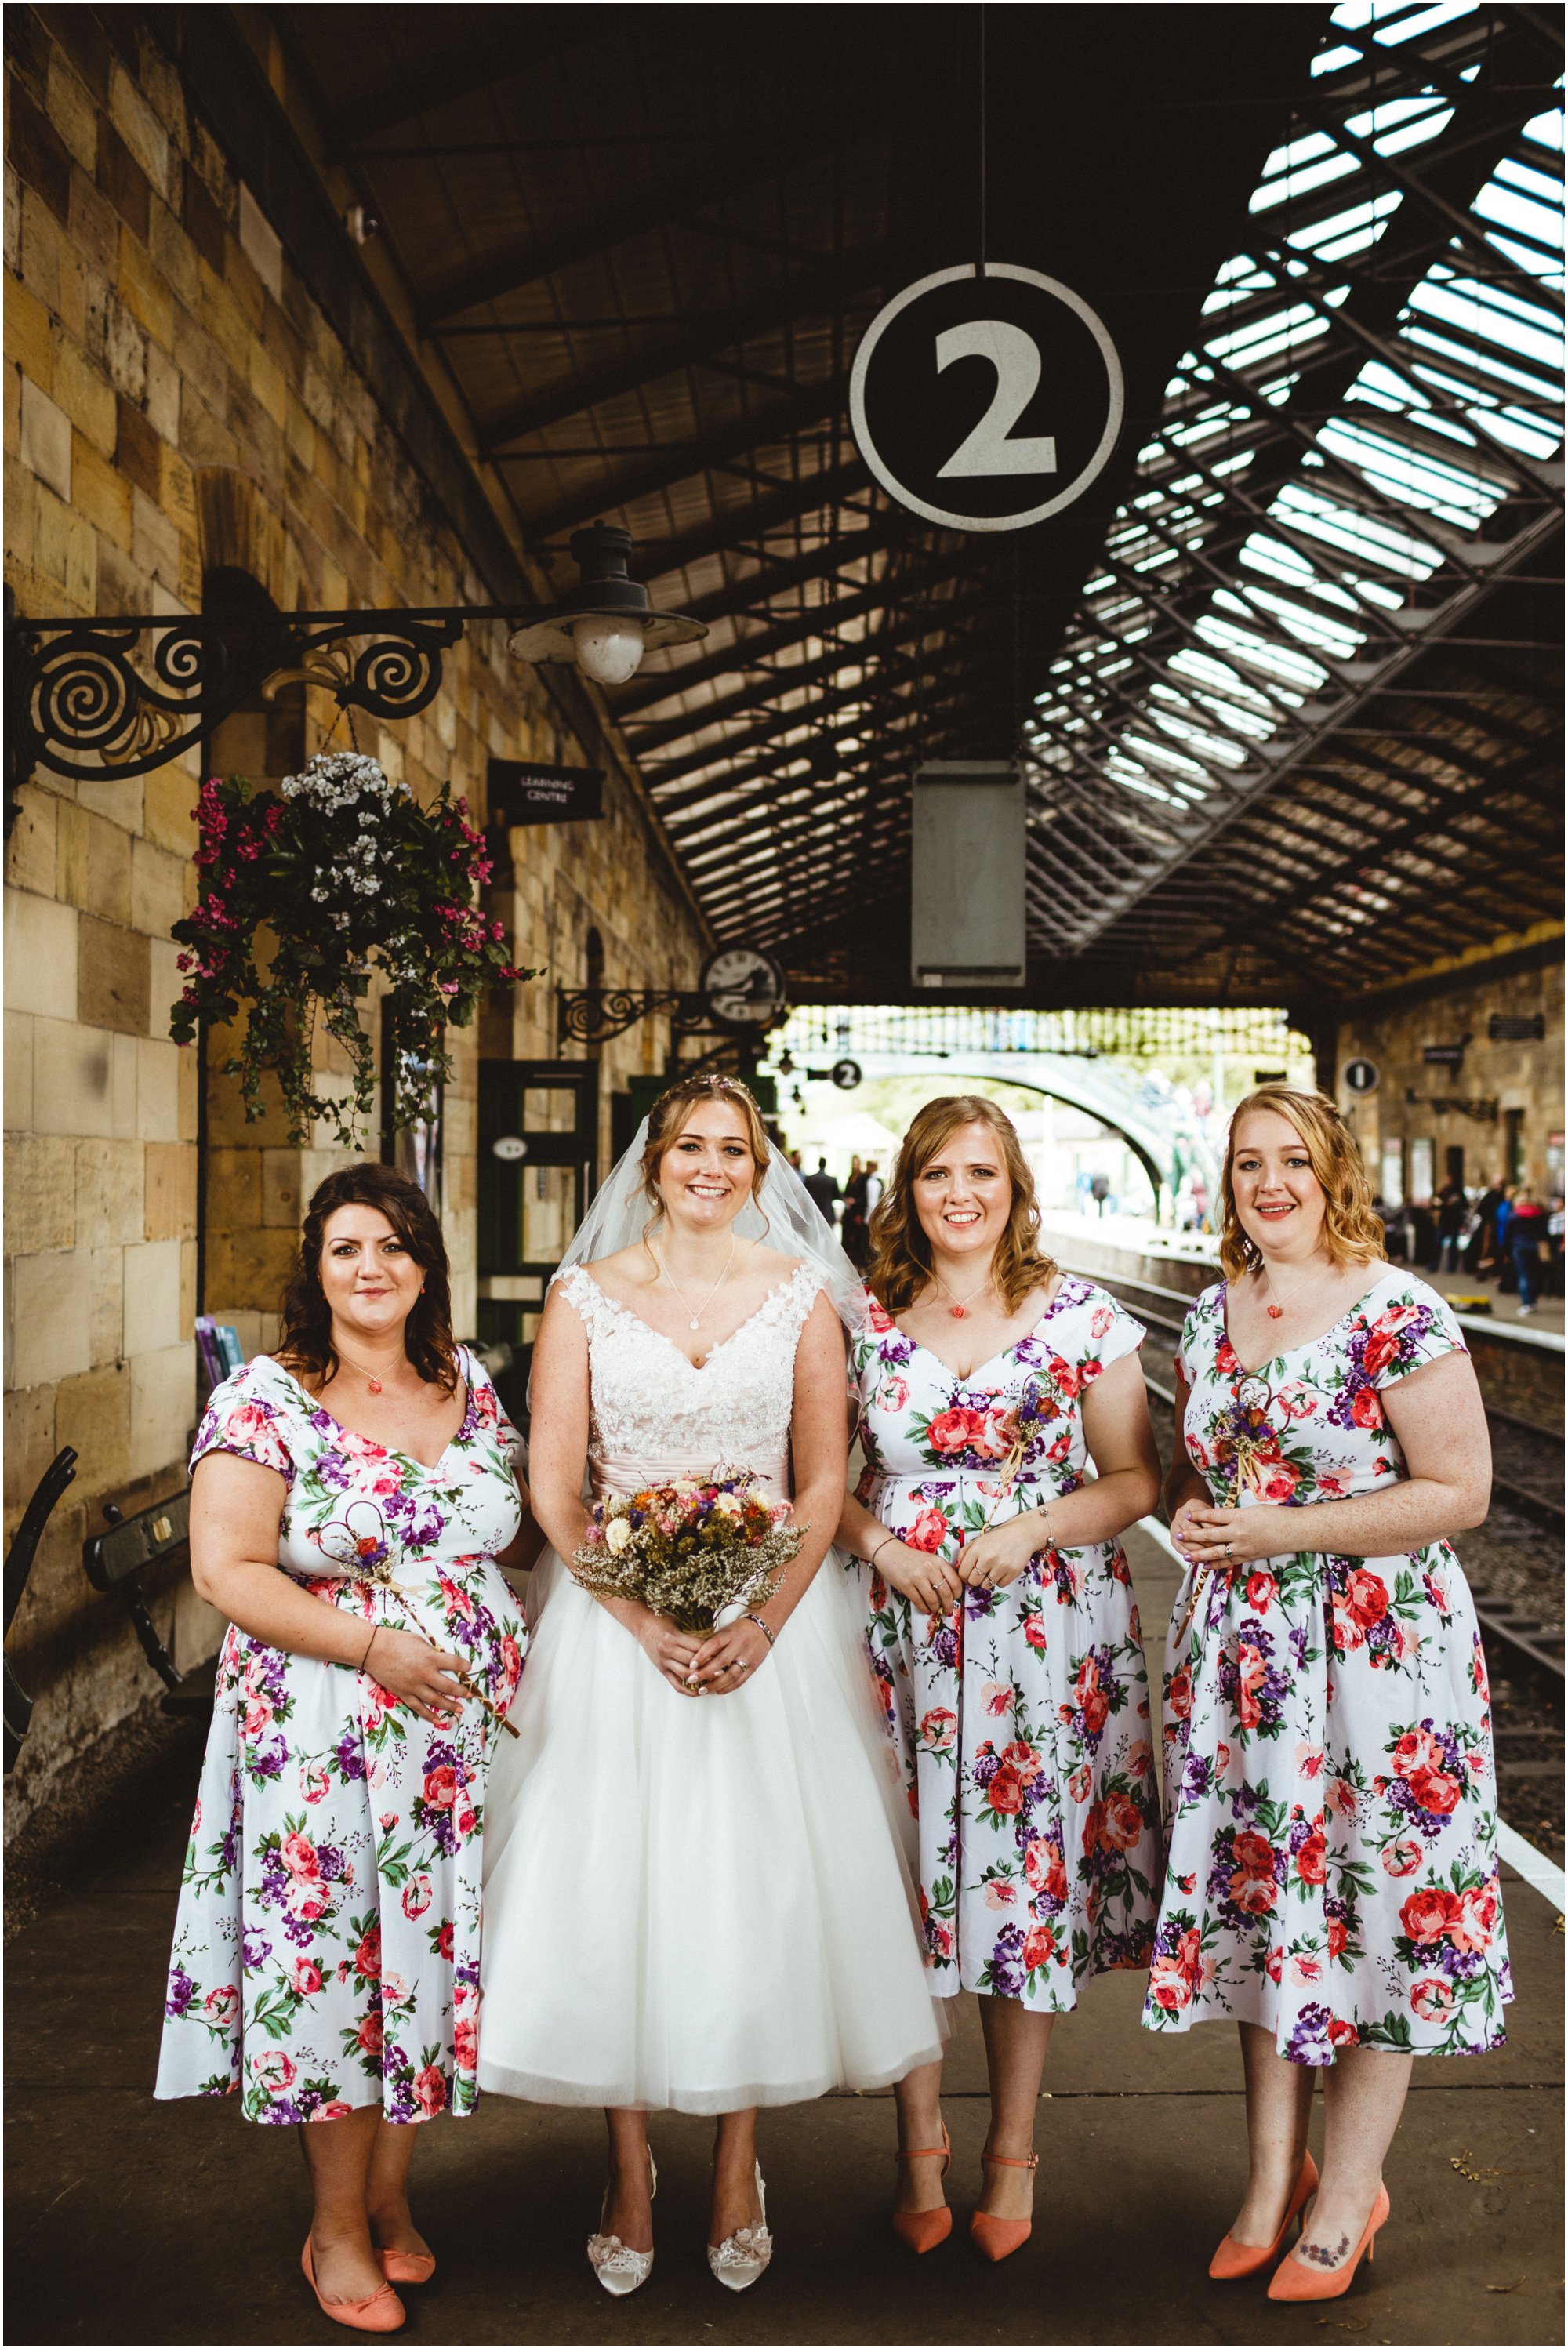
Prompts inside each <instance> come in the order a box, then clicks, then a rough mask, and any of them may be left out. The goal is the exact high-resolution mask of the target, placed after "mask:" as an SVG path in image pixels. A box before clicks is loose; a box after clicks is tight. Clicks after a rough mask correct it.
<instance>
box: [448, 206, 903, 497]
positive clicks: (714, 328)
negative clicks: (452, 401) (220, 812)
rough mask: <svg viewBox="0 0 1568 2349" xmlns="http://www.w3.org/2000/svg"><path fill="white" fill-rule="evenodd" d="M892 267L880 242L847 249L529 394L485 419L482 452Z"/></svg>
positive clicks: (813, 307) (832, 302) (828, 304)
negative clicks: (839, 259)
mask: <svg viewBox="0 0 1568 2349" xmlns="http://www.w3.org/2000/svg"><path fill="white" fill-rule="evenodd" d="M886 267H887V255H886V253H885V251H884V250H883V249H882V247H881V246H877V247H874V248H872V250H870V251H868V252H865V253H858V254H846V256H845V258H844V261H843V263H842V264H841V265H840V266H838V267H835V268H833V269H826V270H814V271H810V272H808V273H807V274H805V275H803V276H799V277H796V278H787V279H785V280H784V282H783V283H782V284H781V285H777V286H775V287H773V288H771V289H770V290H769V292H768V293H766V294H759V295H758V296H757V297H756V299H755V300H753V301H751V302H746V303H738V304H737V305H736V306H735V307H734V309H732V310H730V311H728V312H727V313H726V314H725V315H724V316H720V317H717V318H710V319H707V320H706V321H705V322H704V324H703V326H702V327H701V329H700V331H694V330H692V329H691V328H689V327H688V328H687V329H686V331H685V332H684V333H681V334H677V335H666V336H665V337H664V338H663V339H662V340H661V341H659V342H657V343H651V344H649V345H647V346H646V347H645V348H644V349H642V350H634V351H632V352H631V353H630V354H629V355H628V356H627V357H625V358H624V359H622V360H620V361H618V362H617V364H616V365H614V367H601V368H600V369H599V370H598V371H597V372H596V373H595V374H593V375H587V376H582V377H579V378H576V379H575V380H573V381H571V382H567V383H562V384H557V385H553V386H552V387H551V388H548V389H546V390H543V391H541V392H538V393H537V394H535V395H534V397H533V398H530V399H523V400H519V401H518V402H517V404H516V405H515V406H514V407H512V408H511V409H506V410H504V411H503V412H502V414H501V415H500V416H498V417H494V418H492V419H491V420H490V422H489V423H488V424H485V425H482V426H481V427H480V455H481V456H489V455H490V454H491V453H492V452H493V451H494V450H498V449H502V448H504V447H505V446H506V444H507V443H508V442H509V441H512V440H526V439H527V438H528V436H529V435H530V434H531V433H533V432H542V431H543V430H544V429H546V427H547V426H549V425H552V424H561V423H563V422H565V420H566V419H567V418H568V417H573V416H582V415H584V414H586V412H587V411H588V410H589V409H594V408H600V407H603V405H604V404H605V403H606V402H607V401H609V400H613V399H621V398H625V396H626V395H627V394H628V393H629V392H634V391H636V390H639V389H640V388H642V386H643V385H645V384H651V383H657V382H659V381H660V380H661V379H662V378H664V377H665V376H671V375H678V374H680V373H681V372H682V370H683V369H684V368H686V367H700V366H701V365H702V363H703V361H704V360H705V359H709V358H713V357H716V356H717V354H718V353H720V352H723V351H727V350H732V349H735V348H737V347H739V346H741V345H743V344H746V343H749V342H754V341H755V340H756V339H757V338H758V336H760V335H765V334H767V333H769V332H770V331H772V330H775V329H777V328H779V327H781V326H789V325H791V324H792V323H793V322H794V321H796V320H797V319H799V318H805V317H810V316H813V315H814V314H815V313H817V312H819V311H830V312H831V311H836V310H838V309H840V308H841V306H842V305H843V303H844V301H845V300H846V298H847V297H848V296H849V295H851V294H854V293H857V292H859V291H861V289H862V288H864V287H865V286H868V285H879V284H880V283H881V281H882V275H883V274H884V272H885V270H886Z"/></svg>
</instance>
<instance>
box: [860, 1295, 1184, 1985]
mask: <svg viewBox="0 0 1568 2349" xmlns="http://www.w3.org/2000/svg"><path fill="white" fill-rule="evenodd" d="M1142 1339H1143V1330H1142V1329H1141V1327H1140V1324H1139V1323H1138V1322H1136V1321H1134V1320H1133V1319H1132V1318H1131V1316H1130V1314H1128V1313H1126V1312H1124V1311H1123V1310H1122V1309H1121V1307H1120V1306H1119V1305H1118V1304H1117V1303H1116V1302H1115V1300H1114V1299H1112V1298H1111V1297H1109V1295H1108V1294H1107V1292H1106V1291H1105V1290H1104V1289H1103V1288H1095V1287H1094V1286H1092V1285H1091V1284H1090V1283H1089V1282H1088V1281H1084V1280H1078V1279H1074V1278H1070V1277H1068V1278H1064V1279H1063V1281H1062V1283H1061V1286H1060V1288H1058V1290H1057V1294H1056V1296H1055V1298H1054V1299H1052V1301H1051V1303H1050V1304H1049V1305H1048V1306H1047V1309H1046V1310H1045V1312H1044V1314H1043V1315H1042V1316H1041V1318H1040V1319H1039V1320H1038V1321H1037V1323H1036V1325H1035V1327H1034V1329H1033V1330H1031V1331H1030V1332H1029V1333H1028V1335H1027V1336H1026V1337H1024V1338H1021V1339H1019V1340H1017V1341H1016V1344H1014V1345H1012V1346H1009V1347H1007V1348H1006V1350H1004V1351H1003V1352H1002V1353H1000V1354H997V1355H996V1356H995V1358H994V1359H993V1360H992V1361H989V1362H985V1363H982V1364H981V1365H980V1366H979V1367H978V1368H977V1369H976V1370H975V1371H972V1372H971V1373H970V1375H969V1376H968V1377H967V1378H965V1379H960V1378H958V1377H957V1376H956V1375H955V1374H954V1372H953V1371H950V1370H949V1369H948V1368H947V1366H946V1364H945V1363H944V1362H943V1361H940V1360H939V1359H938V1357H937V1356H936V1355H934V1354H933V1353H929V1352H928V1351H927V1350H926V1349H925V1348H924V1347H923V1346H922V1345H919V1344H918V1343H917V1342H916V1341H915V1340H914V1339H913V1338H908V1337H905V1336H904V1334H903V1331H902V1330H898V1329H896V1328H895V1327H894V1326H893V1324H892V1321H891V1320H890V1319H889V1318H888V1316H887V1315H886V1313H884V1312H883V1311H882V1309H881V1307H880V1306H875V1305H873V1307H872V1319H871V1327H870V1329H869V1330H868V1331H867V1332H866V1333H865V1334H864V1335H863V1336H862V1337H861V1338H859V1339H857V1340H856V1341H855V1347H854V1357H853V1361H854V1370H855V1374H856V1377H857V1379H858V1381H859V1387H860V1399H861V1421H860V1437H861V1446H862V1448H863V1451H864V1454H865V1457H866V1462H867V1466H866V1470H865V1473H864V1475H863V1476H862V1477H861V1482H860V1485H859V1488H858V1497H859V1499H860V1500H861V1502H862V1503H863V1504H864V1506H866V1507H867V1508H868V1509H870V1510H871V1511H872V1513H873V1515H874V1516H878V1517H880V1518H881V1520H882V1523H883V1524H884V1525H885V1526H887V1527H888V1528H889V1530H890V1531H891V1532H893V1533H896V1534H898V1535H899V1536H900V1537H901V1538H902V1539H903V1541H905V1542H907V1543H909V1544H910V1545H911V1546H912V1547H913V1548H915V1549H923V1550H929V1551H931V1552H933V1553H940V1554H941V1555H942V1556H943V1557H956V1556H957V1554H958V1552H959V1550H961V1549H962V1548H963V1547H964V1545H965V1542H966V1541H968V1540H971V1539H972V1538H973V1537H975V1535H976V1534H978V1533H979V1532H980V1531H981V1530H982V1529H983V1528H984V1526H985V1525H986V1524H987V1523H988V1522H990V1523H995V1524H1000V1523H1002V1522H1004V1521H1005V1520H1006V1518H1008V1517H1011V1516H1018V1515H1020V1514H1021V1513H1022V1512H1023V1511H1024V1510H1026V1509H1033V1508H1038V1507H1041V1506H1044V1505H1045V1504H1047V1503H1048V1502H1050V1501H1053V1500H1058V1499H1060V1498H1061V1497H1062V1496H1063V1495H1066V1494H1068V1493H1075V1492H1077V1491H1078V1487H1079V1485H1081V1484H1082V1483H1083V1481H1084V1468H1085V1464H1086V1461H1087V1457H1088V1454H1087V1451H1086V1447H1085V1443H1084V1429H1083V1416H1082V1410H1081V1397H1082V1393H1083V1391H1084V1389H1085V1388H1086V1387H1088V1386H1089V1385H1090V1384H1092V1382H1093V1381H1095V1380H1096V1379H1098V1378H1099V1376H1100V1374H1101V1372H1102V1371H1104V1370H1106V1369H1107V1368H1108V1367H1109V1364H1110V1363H1112V1362H1115V1361H1120V1359H1121V1358H1122V1356H1123V1355H1125V1354H1130V1353H1131V1352H1133V1351H1134V1350H1135V1349H1136V1348H1137V1347H1138V1346H1139V1345H1140V1343H1141V1342H1142ZM856 1570H857V1571H858V1572H859V1574H860V1575H861V1577H862V1578H864V1581H865V1585H866V1601H867V1615H868V1623H867V1638H868V1645H869V1648H870V1651H871V1658H872V1668H873V1670H874V1671H875V1672H876V1674H877V1676H878V1680H879V1682H880V1683H881V1685H882V1694H883V1701H884V1703H885V1707H886V1711H887V1716H888V1722H889V1725H890V1729H891V1732H892V1740H893V1744H894V1747H895V1749H896V1752H897V1754H898V1758H899V1762H900V1764H901V1766H902V1770H903V1780H904V1785H905V1789H906V1792H907V1794H908V1797H909V1801H910V1805H911V1807H912V1809H913V1811H914V1813H915V1816H916V1820H917V1822H918V1830H919V1844H920V1902H921V1912H922V1916H923V1923H924V1930H925V1942H926V1950H927V1953H928V1960H929V1964H930V1968H931V1974H932V1989H933V1991H934V1992H935V1994H937V1995H938V1996H944V1997H951V1996H952V1995H953V1994H954V1992H957V1991H959V1990H961V1989H962V1990H970V1991H980V1992H989V1993H990V1994H992V1995H993V1996H995V1997H1000V1998H1016V1999H1019V2000H1021V2001H1022V2002H1023V2003H1024V2004H1025V2005H1026V2007H1028V2008H1029V2009H1030V2010H1031V2011H1033V2012H1036V2013H1057V2012H1059V2011H1061V2010H1062V2009H1064V2008H1068V2007H1071V2006H1073V2005H1075V2004H1076V2003H1077V2000H1078V1986H1079V1984H1080V1983H1081V1982H1084V1981H1086V1980H1087V1979H1088V1977H1089V1976H1090V1975H1092V1974H1095V1973H1099V1972H1102V1971H1108V1970H1109V1969H1111V1968H1114V1967H1118V1966H1142V1965H1146V1964H1147V1963H1148V1961H1149V1951H1150V1941H1151V1939H1152V1933H1153V1918H1154V1907H1155V1891H1154V1874H1155V1867H1156V1858H1157V1850H1158V1826H1159V1810H1158V1806H1157V1802H1156V1796H1155V1786H1154V1775H1153V1750H1152V1745H1151V1742H1150V1738H1151V1733H1150V1711H1149V1686H1148V1676H1147V1673H1146V1671H1145V1669H1144V1661H1143V1651H1142V1648H1141V1646H1140V1638H1139V1629H1138V1610H1137V1608H1136V1606H1135V1604H1134V1601H1133V1595H1132V1586H1131V1582H1130V1578H1129V1575H1128V1570H1127V1561H1126V1558H1125V1557H1123V1555H1122V1551H1121V1547H1120V1544H1119V1543H1118V1542H1115V1541H1109V1542H1098V1543H1094V1544H1092V1545H1089V1546H1088V1547H1083V1548H1078V1549H1047V1550H1044V1551H1042V1552H1041V1553H1040V1554H1039V1556H1037V1557H1035V1558H1033V1559H1031V1561H1030V1563H1029V1565H1028V1567H1027V1568H1026V1570H1025V1572H1024V1573H1023V1574H1022V1575H1021V1576H1020V1577H1019V1578H1018V1579H1017V1580H1016V1582H1013V1583H1011V1584H1009V1585H1008V1587H1007V1588H1006V1589H1003V1590H965V1594H964V1596H963V1598H962V1599H961V1600H960V1602H959V1603H958V1605H957V1606H955V1607H954V1609H953V1611H952V1612H951V1613H950V1614H947V1615H932V1616H927V1615H924V1614H923V1613H921V1612H920V1611H919V1610H918V1609H916V1608H915V1607H914V1606H913V1602H912V1601H911V1600H910V1599H906V1598H903V1596H901V1594H900V1593H899V1592H897V1591H895V1590H892V1589H890V1588H889V1587H888V1585H887V1584H886V1583H885V1582H884V1581H883V1580H882V1577H881V1575H880V1574H878V1573H876V1572H875V1570H874V1569H868V1568H865V1567H864V1566H858V1567H857V1569H856Z"/></svg>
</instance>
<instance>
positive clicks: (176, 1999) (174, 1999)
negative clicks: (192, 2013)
mask: <svg viewBox="0 0 1568 2349" xmlns="http://www.w3.org/2000/svg"><path fill="white" fill-rule="evenodd" d="M195 1995H196V1985H195V1983H194V1982H192V1981H191V1977H190V1975H189V1974H188V1973H187V1972H186V1971H185V1970H184V1968H183V1967H182V1966H179V1965H173V1966H170V1969H169V1995H168V1997H167V1998H166V1999H165V2000H164V2002H163V2012H164V2013H165V2014H170V2015H173V2016H175V2017H176V2018H177V2019H178V2017H179V2016H181V2015H182V2014H184V2013H186V2011H187V2009H188V2008H189V2007H190V2004H191V2000H192V1999H193V1998H194V1997H195Z"/></svg>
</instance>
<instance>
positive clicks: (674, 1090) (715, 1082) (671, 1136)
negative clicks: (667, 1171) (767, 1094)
mask: <svg viewBox="0 0 1568 2349" xmlns="http://www.w3.org/2000/svg"><path fill="white" fill-rule="evenodd" d="M708 1101H715V1102H728V1103H729V1105H730V1107H731V1108H732V1109H738V1111H739V1112H740V1115H741V1120H742V1123H744V1125H745V1127H746V1139H747V1141H748V1143H749V1144H750V1148H751V1157H752V1176H751V1195H752V1197H753V1198H754V1199H755V1198H757V1196H758V1193H759V1192H760V1191H761V1188H762V1178H763V1176H764V1175H765V1174H767V1172H768V1165H769V1148H768V1132H767V1128H766V1127H765V1126H764V1125H763V1123H762V1112H761V1111H760V1110H759V1109H758V1106H757V1103H756V1102H755V1100H754V1099H753V1098H752V1095H751V1094H750V1093H749V1092H748V1090H747V1088H746V1087H745V1086H744V1085H743V1084H742V1083H741V1082H740V1081H739V1079H738V1077H721V1076H705V1077H683V1078H682V1079H681V1081H680V1082H679V1083H678V1084H675V1085H672V1086H671V1087H670V1089H669V1091H668V1092H665V1093H661V1094H660V1095H659V1097H658V1099H657V1101H656V1102H655V1103H654V1105H653V1108H652V1109H651V1110H650V1111H649V1112H648V1138H647V1141H646V1142H645V1144H644V1145H643V1189H644V1191H645V1193H646V1194H647V1198H648V1204H649V1205H650V1206H652V1207H653V1209H654V1211H655V1216H662V1215H663V1214H664V1211H665V1203H664V1201H663V1199H661V1198H660V1196H659V1182H658V1175H659V1161H660V1160H661V1159H662V1158H663V1156H664V1154H665V1151H666V1150H667V1149H668V1148H669V1146H670V1144H671V1143H672V1142H674V1140H675V1139H676V1135H677V1134H678V1133H680V1130H681V1128H682V1126H683V1125H684V1124H685V1123H686V1112H687V1111H688V1110H691V1109H695V1108H696V1105H697V1103H698V1102H708ZM652 1228H653V1226H652V1224H651V1223H650V1225H649V1226H648V1229H649V1230H650V1231H651V1230H652ZM643 1237H644V1238H646V1237H647V1233H646V1232H645V1233H644V1235H643Z"/></svg>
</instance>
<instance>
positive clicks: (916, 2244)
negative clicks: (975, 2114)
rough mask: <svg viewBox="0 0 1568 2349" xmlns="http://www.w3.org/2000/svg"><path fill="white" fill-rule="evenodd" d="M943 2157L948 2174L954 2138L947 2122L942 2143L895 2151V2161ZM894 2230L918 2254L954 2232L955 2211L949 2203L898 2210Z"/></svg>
mask: <svg viewBox="0 0 1568 2349" xmlns="http://www.w3.org/2000/svg"><path fill="white" fill-rule="evenodd" d="M938 2154H940V2155H941V2157H942V2175H943V2177H944V2178H945V2177H946V2175H947V2173H948V2170H949V2169H950V2168H952V2166H953V2140H952V2138H951V2137H949V2136H948V2134H947V2123H946V2122H945V2121H944V2122H943V2124H942V2143H941V2144H940V2145H939V2146H935V2145H926V2146H920V2147H912V2148H911V2150H910V2151H909V2152H908V2153H895V2154H894V2155H893V2159H894V2160H895V2161H934V2160H935V2159H936V2158H937V2155H938ZM892 2230H893V2233H894V2234H895V2235H896V2236H897V2237H898V2239H899V2241H900V2242H901V2243H907V2244H908V2245H909V2248H910V2250H911V2251H913V2252H914V2253H915V2254H916V2255H917V2256H918V2255H919V2254H920V2253H922V2252H924V2251H934V2250H935V2249H936V2246H937V2245H938V2243H944V2242H945V2241H946V2240H947V2238H948V2236H949V2235H951V2233H952V2232H953V2213H952V2211H951V2210H950V2209H948V2207H947V2205H946V2203H945V2202H944V2204H943V2205H942V2208H941V2209H940V2210H895V2211H894V2212H893V2214H892Z"/></svg>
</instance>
